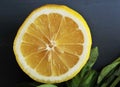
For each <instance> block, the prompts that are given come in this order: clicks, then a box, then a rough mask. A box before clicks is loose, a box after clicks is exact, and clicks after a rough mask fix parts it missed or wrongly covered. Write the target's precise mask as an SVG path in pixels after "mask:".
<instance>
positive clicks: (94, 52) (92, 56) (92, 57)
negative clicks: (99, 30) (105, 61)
mask: <svg viewBox="0 0 120 87" xmlns="http://www.w3.org/2000/svg"><path fill="white" fill-rule="evenodd" d="M98 55H99V52H98V47H95V48H93V49H92V50H91V53H90V58H89V60H88V62H87V63H86V65H85V66H84V67H83V69H82V70H81V72H80V77H84V75H85V74H86V73H87V72H88V71H89V70H90V69H91V68H92V67H93V65H94V64H95V62H96V60H97V58H98Z"/></svg>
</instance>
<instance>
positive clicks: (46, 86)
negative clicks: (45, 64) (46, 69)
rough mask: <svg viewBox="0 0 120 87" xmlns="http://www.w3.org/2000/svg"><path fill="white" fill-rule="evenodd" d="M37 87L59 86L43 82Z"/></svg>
mask: <svg viewBox="0 0 120 87" xmlns="http://www.w3.org/2000/svg"><path fill="white" fill-rule="evenodd" d="M36 87H57V86H56V85H53V84H42V85H39V86H36Z"/></svg>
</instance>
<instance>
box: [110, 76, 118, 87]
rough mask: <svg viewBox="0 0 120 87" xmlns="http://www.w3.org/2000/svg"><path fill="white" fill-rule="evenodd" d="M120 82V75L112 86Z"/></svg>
mask: <svg viewBox="0 0 120 87" xmlns="http://www.w3.org/2000/svg"><path fill="white" fill-rule="evenodd" d="M119 82H120V75H119V76H118V77H117V78H116V79H115V80H114V82H113V83H112V84H111V85H110V87H115V86H116V85H117V84H118V83H119Z"/></svg>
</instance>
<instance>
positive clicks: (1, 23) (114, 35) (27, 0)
mask: <svg viewBox="0 0 120 87" xmlns="http://www.w3.org/2000/svg"><path fill="white" fill-rule="evenodd" d="M49 3H51V4H53V3H54V4H55V3H56V4H64V5H67V6H69V7H70V8H72V9H74V10H76V11H78V12H79V13H81V15H83V16H84V18H85V19H86V21H87V23H88V25H89V27H90V29H91V33H92V37H93V46H92V47H95V46H98V47H99V52H100V54H99V55H100V56H99V58H98V60H97V62H96V64H95V66H94V68H95V69H97V70H98V71H99V70H100V69H101V68H102V67H103V66H105V65H107V64H109V63H111V62H112V61H113V60H114V59H116V58H117V57H118V56H120V0H0V87H15V85H16V84H17V83H20V82H25V81H32V80H31V79H30V78H29V77H28V76H27V75H26V74H24V72H22V70H21V69H20V68H19V66H18V64H17V63H16V60H15V56H14V53H13V48H12V46H13V40H14V37H15V35H16V33H17V30H18V29H19V27H20V25H21V24H22V23H23V21H24V20H25V18H26V17H27V16H28V15H29V14H30V12H31V11H33V10H34V9H36V8H37V7H40V6H42V5H44V4H49Z"/></svg>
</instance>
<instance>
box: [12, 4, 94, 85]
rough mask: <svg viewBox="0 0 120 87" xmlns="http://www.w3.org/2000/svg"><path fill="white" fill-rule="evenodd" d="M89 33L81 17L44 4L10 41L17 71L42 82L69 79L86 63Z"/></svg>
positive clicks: (52, 5) (89, 42) (59, 6)
mask: <svg viewBox="0 0 120 87" xmlns="http://www.w3.org/2000/svg"><path fill="white" fill-rule="evenodd" d="M91 44H92V40H91V34H90V30H89V27H88V25H87V23H86V21H85V20H84V18H83V17H82V16H81V15H80V14H79V13H77V12H76V11H74V10H72V9H71V8H69V7H67V6H64V5H55V4H50V5H44V6H42V7H40V8H38V9H36V10H34V11H33V12H32V13H31V14H30V15H29V16H28V17H27V19H26V20H25V21H24V23H23V24H22V26H21V27H20V29H19V30H18V33H17V35H16V37H15V40H14V46H13V49H14V53H15V56H16V60H17V62H18V64H19V65H20V67H21V69H22V70H23V71H24V72H25V73H26V74H27V75H28V76H30V77H31V78H32V79H34V80H35V81H37V82H43V83H60V82H64V81H67V80H69V79H71V78H73V77H74V76H75V75H76V74H77V73H79V71H80V70H81V69H82V67H83V66H84V65H85V64H86V62H87V60H88V58H89V54H90V49H91Z"/></svg>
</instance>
